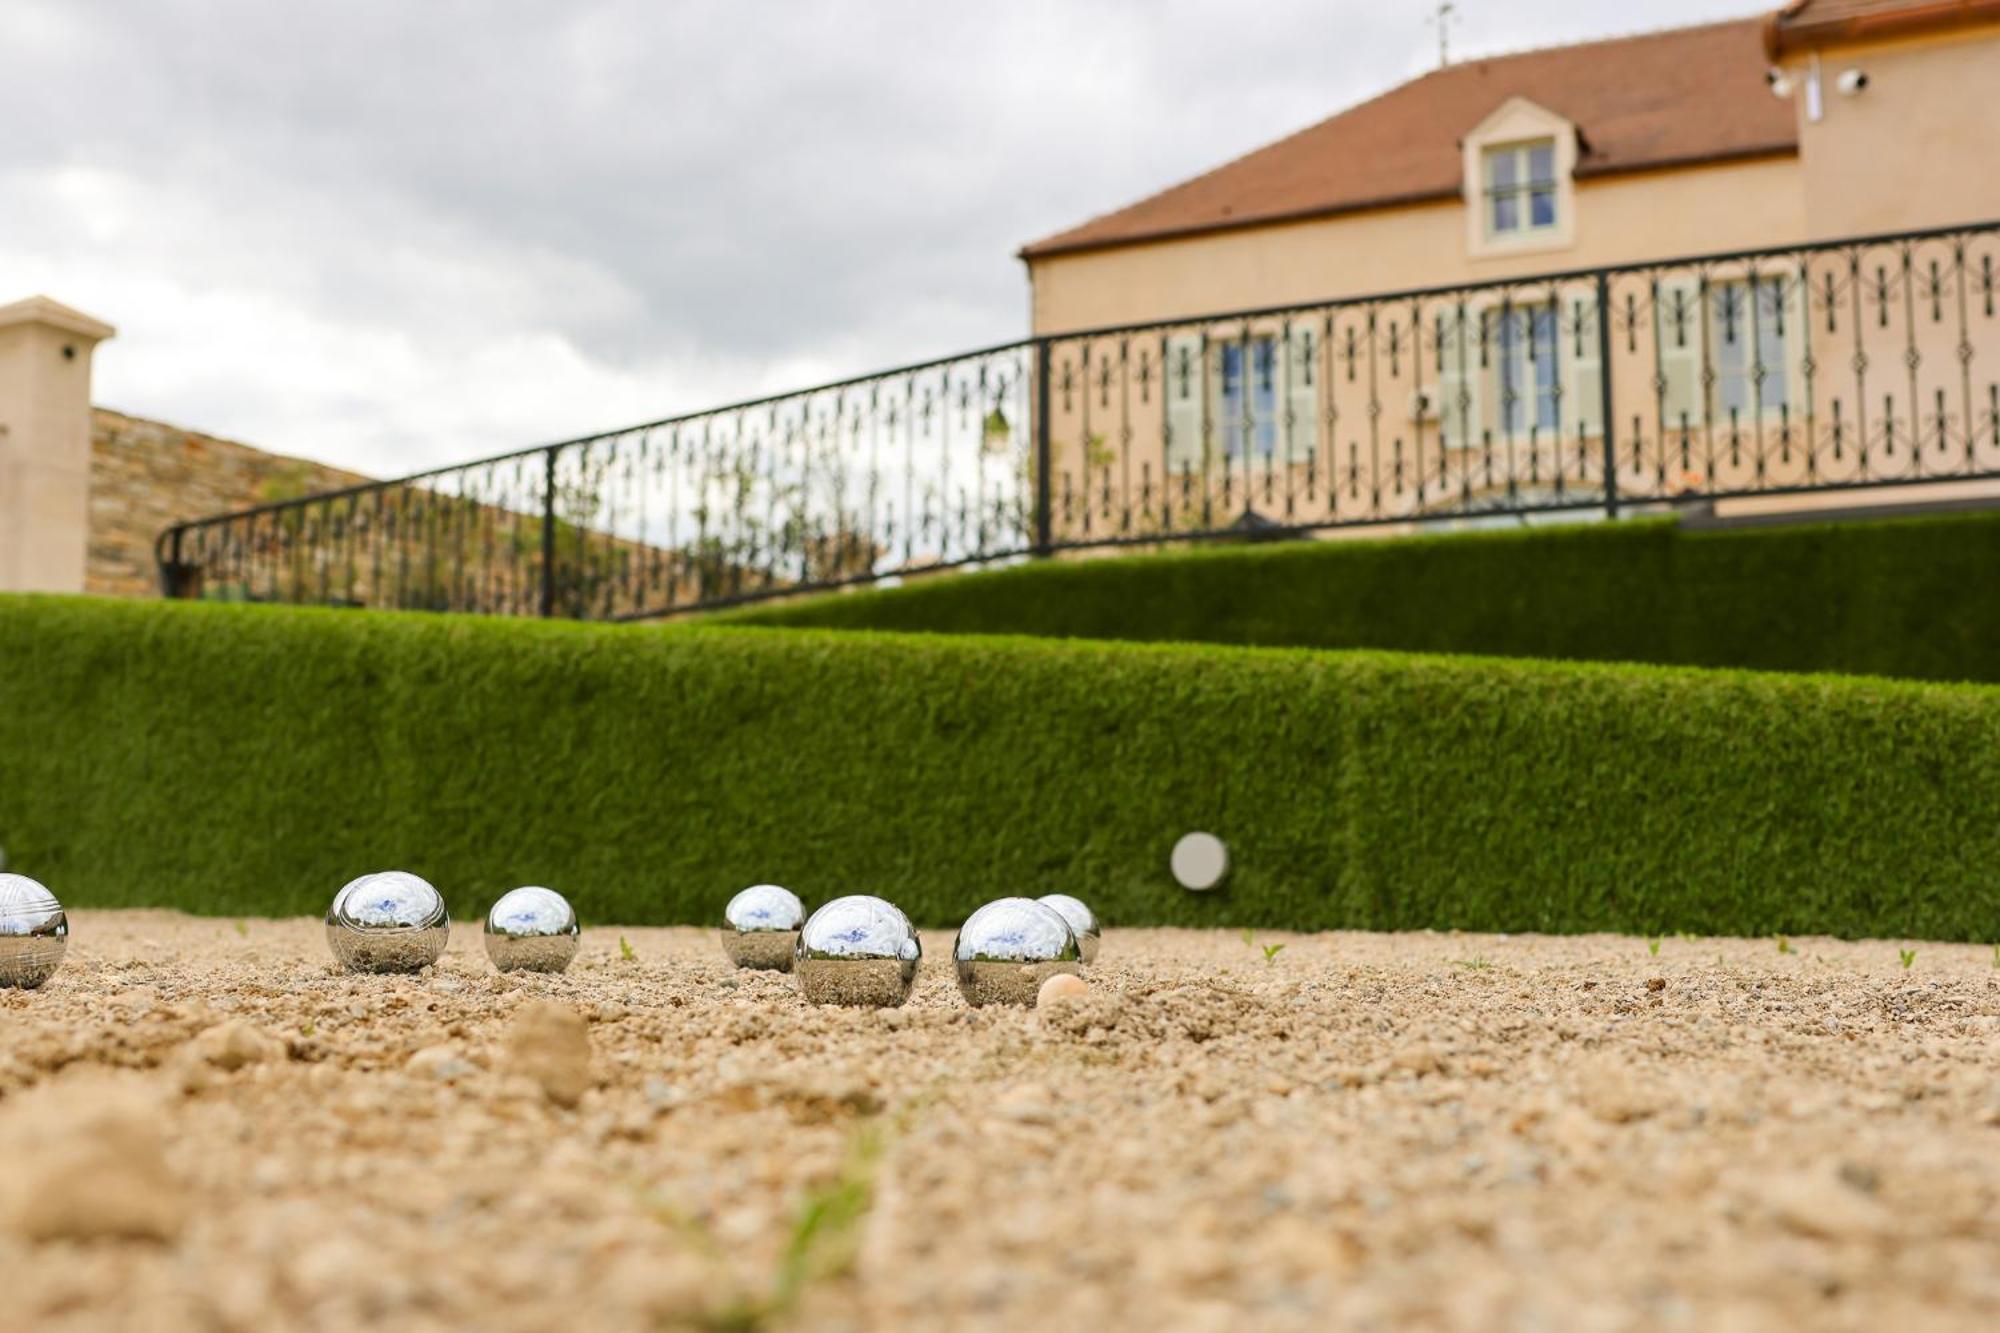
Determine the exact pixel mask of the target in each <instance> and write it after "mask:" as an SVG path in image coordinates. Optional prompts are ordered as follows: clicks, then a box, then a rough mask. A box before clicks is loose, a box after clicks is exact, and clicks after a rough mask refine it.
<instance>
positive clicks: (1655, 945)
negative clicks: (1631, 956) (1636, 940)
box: [1646, 935, 1660, 958]
mask: <svg viewBox="0 0 2000 1333" xmlns="http://www.w3.org/2000/svg"><path fill="white" fill-rule="evenodd" d="M1646 952H1647V953H1648V954H1649V955H1651V956H1652V957H1654V958H1658V957H1659V956H1660V937H1659V936H1658V935H1655V936H1653V938H1651V939H1650V940H1647V941H1646Z"/></svg>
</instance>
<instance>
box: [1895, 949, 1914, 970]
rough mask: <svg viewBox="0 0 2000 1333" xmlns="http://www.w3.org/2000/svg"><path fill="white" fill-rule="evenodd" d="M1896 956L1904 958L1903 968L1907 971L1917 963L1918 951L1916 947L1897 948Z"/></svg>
mask: <svg viewBox="0 0 2000 1333" xmlns="http://www.w3.org/2000/svg"><path fill="white" fill-rule="evenodd" d="M1896 957H1898V958H1900V959H1902V960H1903V970H1904V971H1905V972H1907V971H1909V970H1910V969H1911V968H1912V967H1914V966H1915V965H1916V961H1917V951H1916V950H1915V949H1898V950H1896Z"/></svg>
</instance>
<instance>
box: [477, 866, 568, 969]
mask: <svg viewBox="0 0 2000 1333" xmlns="http://www.w3.org/2000/svg"><path fill="white" fill-rule="evenodd" d="M577 933H578V932H577V924H576V912H575V910H574V909H573V908H571V907H570V905H569V899H567V898H565V897H563V896H562V895H561V894H560V893H557V892H556V891H555V890H554V889H544V888H541V887H540V886H538V885H533V884H530V885H526V886H524V887H522V888H518V889H509V890H508V891H507V892H506V893H503V894H501V895H500V901H499V902H496V903H494V904H493V907H492V909H491V910H490V911H488V912H487V913H486V956H487V957H488V958H491V959H492V960H493V966H495V967H497V968H499V969H500V970H501V971H502V972H516V971H519V972H560V971H562V970H563V969H564V968H566V967H568V966H569V964H570V960H571V959H573V958H575V957H576V944H577Z"/></svg>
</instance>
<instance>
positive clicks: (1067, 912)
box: [1035, 893, 1104, 967]
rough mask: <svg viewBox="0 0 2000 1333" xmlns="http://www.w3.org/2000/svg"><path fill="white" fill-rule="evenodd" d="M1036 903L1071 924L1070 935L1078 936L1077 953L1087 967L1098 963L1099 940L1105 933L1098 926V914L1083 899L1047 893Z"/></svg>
mask: <svg viewBox="0 0 2000 1333" xmlns="http://www.w3.org/2000/svg"><path fill="white" fill-rule="evenodd" d="M1035 901H1036V902H1038V903H1040V904H1041V905H1042V906H1044V907H1046V908H1049V909H1050V910H1051V911H1053V912H1054V913H1055V914H1056V915H1057V916H1059V917H1061V918H1062V919H1063V920H1065V921H1067V922H1069V929H1070V933H1071V934H1072V935H1075V936H1076V948H1077V953H1078V955H1079V956H1080V957H1081V958H1082V960H1083V964H1084V966H1085V967H1088V966H1090V964H1092V963H1094V962H1096V961H1097V940H1098V937H1099V936H1100V935H1102V934H1103V933H1104V932H1103V930H1102V929H1100V928H1099V926H1098V924H1097V913H1095V912H1093V911H1091V910H1090V908H1089V907H1088V906H1087V905H1086V904H1085V903H1084V901H1083V899H1081V898H1072V897H1070V896H1069V895H1068V894H1067V893H1045V894H1043V895H1042V896H1041V897H1039V898H1037V899H1035Z"/></svg>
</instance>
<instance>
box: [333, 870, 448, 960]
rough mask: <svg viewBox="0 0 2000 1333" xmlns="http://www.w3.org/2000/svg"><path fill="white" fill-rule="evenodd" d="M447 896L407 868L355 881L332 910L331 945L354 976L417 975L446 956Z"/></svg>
mask: <svg viewBox="0 0 2000 1333" xmlns="http://www.w3.org/2000/svg"><path fill="white" fill-rule="evenodd" d="M450 933H451V917H450V915H449V914H448V913H446V911H445V910H444V895H442V894H440V893H439V892H438V891H437V890H436V889H434V888H432V887H431V884H430V881H429V880H426V879H424V878H422V877H421V876H418V875H412V874H410V873H409V872H408V871H406V870H384V871H380V872H379V873H377V874H373V875H363V876H362V877H361V878H360V879H357V880H353V881H350V882H349V883H348V884H347V885H346V886H344V887H343V888H342V889H341V890H340V892H339V893H337V894H335V895H334V898H333V906H331V907H329V908H327V910H326V942H327V944H328V945H330V946H332V948H333V956H334V957H335V958H337V959H339V960H340V963H341V965H342V966H343V967H345V968H346V969H347V970H348V971H350V972H416V971H420V970H422V969H423V968H426V967H429V966H430V965H431V964H432V963H435V962H436V961H437V960H438V956H439V955H440V954H442V953H443V952H444V944H445V938H446V936H447V935H449V934H450Z"/></svg>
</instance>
